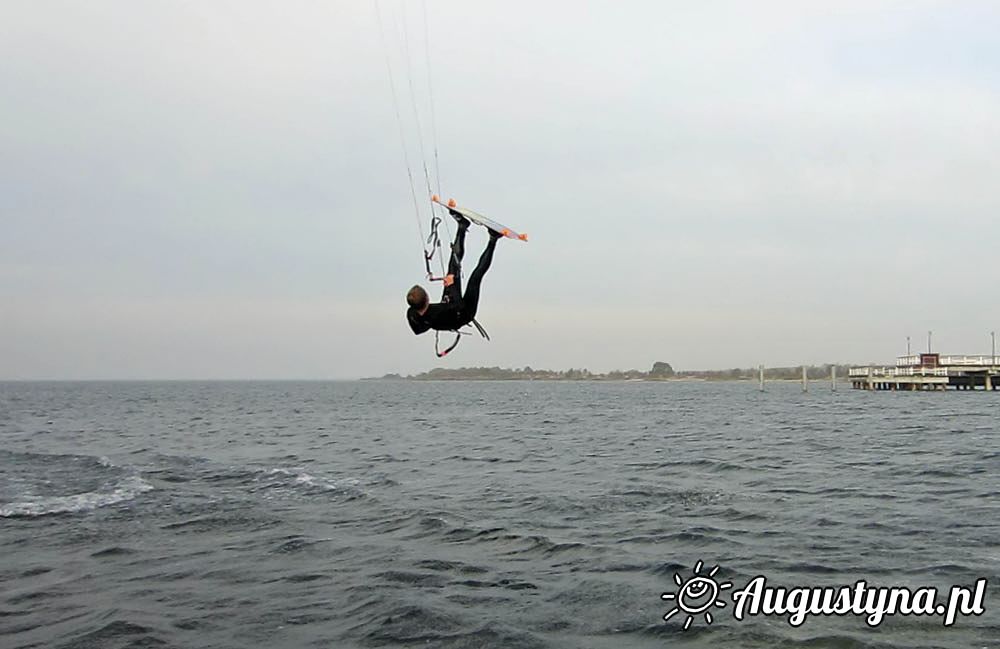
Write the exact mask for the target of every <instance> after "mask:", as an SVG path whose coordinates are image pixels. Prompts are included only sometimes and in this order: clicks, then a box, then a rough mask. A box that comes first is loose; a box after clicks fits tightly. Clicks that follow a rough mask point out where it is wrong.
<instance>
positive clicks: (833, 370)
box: [830, 363, 837, 392]
mask: <svg viewBox="0 0 1000 649" xmlns="http://www.w3.org/2000/svg"><path fill="white" fill-rule="evenodd" d="M830 387H831V388H833V391H834V392H836V391H837V364H836V363H834V364H833V365H831V366H830Z"/></svg>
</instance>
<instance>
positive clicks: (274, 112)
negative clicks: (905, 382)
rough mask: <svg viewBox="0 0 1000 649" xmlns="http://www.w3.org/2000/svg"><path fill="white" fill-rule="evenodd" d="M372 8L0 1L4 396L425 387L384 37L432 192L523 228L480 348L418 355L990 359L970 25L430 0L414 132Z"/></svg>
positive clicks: (413, 232)
mask: <svg viewBox="0 0 1000 649" xmlns="http://www.w3.org/2000/svg"><path fill="white" fill-rule="evenodd" d="M379 6H380V7H381V10H382V14H383V26H384V28H385V30H386V36H387V46H386V47H384V46H383V45H382V39H381V38H380V34H379V24H378V22H377V21H376V18H375V10H374V5H373V4H372V3H368V2H346V1H344V2H336V3H332V4H331V3H326V2H297V3H292V4H288V3H272V2H254V3H236V2H213V3H195V2H145V3H139V4H137V3H129V2H106V3H99V4H97V5H94V4H93V3H91V4H88V5H81V4H79V3H72V2H46V3H34V4H30V3H7V4H5V5H3V6H2V7H0V93H2V94H3V97H2V101H0V179H2V180H0V222H2V225H3V231H4V236H3V237H2V238H0V299H2V300H3V301H4V303H5V306H4V308H3V309H2V311H0V341H2V342H0V358H2V359H3V363H2V371H0V376H2V377H9V378H38V377H69V378H79V377H95V378H105V377H153V378H155V377H210V378H213V377H306V378H309V377H350V376H359V375H366V374H377V373H382V372H388V371H404V372H409V371H418V370H421V369H425V368H427V367H429V366H433V365H435V364H438V363H439V361H436V359H434V358H433V355H432V354H431V352H430V348H431V343H430V341H429V340H428V339H427V336H424V337H421V338H415V337H413V336H412V334H411V333H410V332H409V331H408V329H407V327H406V324H405V321H404V318H403V310H404V309H403V306H404V305H403V300H402V293H403V292H404V291H405V289H406V288H407V287H408V286H410V285H411V284H413V283H415V282H420V281H421V279H422V276H421V275H422V263H421V259H420V250H419V247H418V243H419V238H418V236H419V235H418V233H417V221H416V219H415V215H414V208H413V205H412V201H411V197H410V189H409V185H408V183H407V180H406V174H405V168H404V166H403V154H402V149H401V146H400V144H401V142H400V133H399V128H398V125H397V122H396V116H395V113H394V111H393V104H392V100H391V97H390V94H389V88H388V82H387V77H386V55H388V58H389V62H390V64H391V65H392V67H393V70H394V72H395V74H396V83H397V91H398V92H399V97H400V109H401V111H402V117H403V119H404V128H403V138H404V140H403V141H404V142H405V144H406V147H407V150H408V155H409V157H410V162H411V165H413V166H414V171H415V172H416V179H417V190H418V192H419V193H420V195H421V197H422V194H423V193H424V190H423V187H424V180H423V172H422V171H421V169H420V166H419V160H420V157H421V156H420V153H419V146H418V142H417V137H416V133H417V130H416V124H415V120H414V110H413V103H412V102H411V99H410V95H409V91H408V87H407V85H406V79H407V76H406V74H404V58H403V56H402V46H403V41H402V40H401V36H400V34H401V31H400V30H401V28H402V24H403V16H404V12H405V17H406V26H407V28H408V29H407V32H408V35H409V50H410V60H411V65H412V68H411V72H412V78H413V80H414V82H415V88H416V90H417V96H416V108H417V111H418V114H419V117H420V121H421V126H422V132H423V136H424V144H425V151H424V154H425V156H424V157H426V158H427V159H428V160H429V162H430V167H431V170H432V171H433V168H434V165H433V159H432V156H431V149H432V143H434V142H436V144H437V145H438V149H439V152H440V171H441V178H442V182H443V185H444V193H445V194H446V195H447V196H456V197H458V198H459V199H460V200H461V201H462V202H463V203H466V204H469V205H471V206H474V207H476V208H477V209H480V210H481V211H483V212H486V213H488V214H490V215H492V216H494V217H495V218H497V219H499V220H501V221H507V222H509V223H511V224H512V225H515V226H518V227H521V228H523V229H524V230H526V231H528V232H529V233H530V234H531V236H532V240H531V242H530V243H528V244H527V245H522V244H519V243H514V242H504V243H503V244H501V249H500V250H499V251H498V253H497V259H496V265H495V269H494V270H493V271H491V273H490V275H489V276H488V278H487V281H486V284H485V298H484V302H483V306H482V308H481V313H480V315H481V316H482V320H483V321H484V323H485V324H486V325H487V326H488V327H489V329H490V332H491V334H492V335H493V337H494V341H493V342H492V343H489V344H485V343H481V342H479V341H471V340H470V341H467V342H466V343H464V344H463V346H462V348H460V350H459V352H458V353H456V355H455V356H454V357H453V358H449V359H447V363H449V364H456V365H505V366H520V365H525V364H529V365H532V366H536V367H539V366H551V367H568V366H583V365H586V366H589V367H591V368H592V369H610V368H615V367H620V368H624V367H632V366H635V367H645V366H647V365H649V364H650V363H651V362H652V361H653V360H656V359H662V360H668V361H670V362H672V363H673V364H674V366H675V367H728V366H736V365H743V366H746V365H756V364H757V363H758V362H764V363H771V364H792V363H798V362H822V361H833V360H838V361H868V360H888V359H889V358H891V356H892V355H894V354H895V353H897V352H900V351H902V350H901V349H900V347H901V346H902V345H903V344H904V339H905V336H906V335H907V334H910V335H913V336H914V339H915V340H916V339H919V338H921V337H922V336H923V335H924V333H923V332H924V331H926V330H927V329H934V330H935V340H936V341H937V343H938V344H939V346H940V348H941V349H942V350H944V351H951V352H958V353H964V352H968V353H976V352H980V351H983V350H985V349H986V348H987V346H988V344H989V337H988V332H989V331H990V330H991V329H995V328H997V323H998V322H1000V307H997V306H995V304H994V301H993V300H992V299H991V298H990V294H991V288H992V281H991V280H992V272H991V270H990V268H991V266H995V261H994V260H995V258H996V242H997V241H998V240H1000V225H998V222H997V220H996V219H995V214H996V213H997V209H998V207H1000V191H998V189H997V185H996V182H995V178H997V177H998V175H1000V174H998V172H1000V168H998V167H1000V163H998V162H997V158H996V155H995V151H996V150H997V149H998V144H1000V117H998V115H1000V75H998V72H1000V70H998V66H1000V64H998V61H1000V51H998V50H1000V45H998V44H997V42H996V39H995V37H994V34H993V33H992V29H991V28H992V26H993V25H996V24H997V19H998V18H1000V16H998V15H997V14H998V13H1000V11H998V10H997V9H996V7H995V6H994V5H993V4H992V3H985V2H982V3H980V2H965V3H950V2H947V3H946V2H880V3H871V2H837V3H797V2H769V3H754V4H752V5H750V4H747V3H735V2H712V3H698V4H697V5H692V4H691V3H661V2H656V3H653V2H635V3H626V4H622V3H611V2H608V3H602V2H587V3H562V2H551V3H517V2H515V3H511V2H503V3H500V2H496V3H494V2H482V3H460V2H444V1H440V2H439V1H436V0H428V2H427V5H426V6H427V17H428V27H429V33H430V36H431V38H430V41H429V43H428V45H429V48H428V50H429V53H430V59H431V72H432V82H433V89H434V109H435V113H436V127H437V128H436V135H437V137H436V138H432V137H431V120H430V111H429V107H430V102H429V93H428V92H427V88H428V85H427V78H426V75H425V67H424V61H425V58H424V56H425V54H424V52H425V50H424V47H425V41H424V35H423V13H422V5H421V3H417V2H412V3H409V2H407V3H398V2H386V1H384V0H382V1H381V2H380V5H379ZM422 209H423V210H426V207H425V206H422ZM424 216H425V217H426V212H424ZM475 235H476V237H477V238H475V240H474V241H471V242H470V252H469V256H470V257H474V256H475V255H477V254H478V247H479V246H481V245H482V242H483V240H484V237H483V236H482V233H475Z"/></svg>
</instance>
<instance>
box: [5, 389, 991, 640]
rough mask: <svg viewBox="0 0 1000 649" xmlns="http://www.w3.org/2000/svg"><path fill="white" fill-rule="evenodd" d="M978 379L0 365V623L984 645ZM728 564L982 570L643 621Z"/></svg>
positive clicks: (122, 629) (17, 636)
mask: <svg viewBox="0 0 1000 649" xmlns="http://www.w3.org/2000/svg"><path fill="white" fill-rule="evenodd" d="M998 422H1000V393H993V394H984V393H975V394H973V393H955V392H950V393H946V394H926V393H923V394H922V393H916V394H910V393H864V392H855V391H851V390H849V389H847V388H846V387H845V386H841V389H840V390H839V391H838V392H836V393H832V392H831V391H830V389H829V386H823V385H817V384H814V385H813V387H812V390H811V391H810V392H809V393H808V394H802V393H801V390H800V388H799V387H798V386H797V385H795V384H771V385H769V386H768V390H767V391H766V392H765V393H759V392H757V390H756V386H754V385H751V384H745V383H725V384H699V383H544V382H528V383H525V382H510V383H477V382H462V383H405V382H370V383H365V382H334V383H6V384H0V583H2V584H3V585H2V588H0V645H3V646H4V647H66V648H68V647H76V648H83V647H131V646H157V647H159V646H176V647H251V646H268V647H383V646H384V647H395V646H420V647H532V648H533V647H567V648H570V647H664V646H675V645H676V646H690V647H715V646H740V647H775V646H786V647H793V646H803V645H804V646H809V647H817V648H818V647H984V646H990V647H993V646H998V644H1000V593H998V588H997V584H998V583H1000V582H998V581H997V578H996V575H997V572H998V568H1000V506H998V503H1000V477H998V473H1000V445H998V441H1000V435H998ZM699 560H703V561H704V562H705V568H704V569H703V572H706V571H707V570H708V568H710V567H711V566H714V565H719V566H720V568H719V572H718V573H717V575H718V580H719V581H722V580H726V581H731V582H733V583H734V584H735V585H736V587H737V588H739V587H742V585H744V584H746V583H747V582H748V581H749V580H751V579H752V578H753V577H755V576H757V575H765V576H766V577H767V579H768V583H769V584H775V585H785V586H805V585H809V586H812V585H817V586H820V585H850V584H853V583H854V582H855V581H857V580H859V579H864V580H867V581H868V582H871V583H874V584H878V585H886V586H909V587H911V588H917V587H923V586H927V587H931V586H933V587H938V588H942V589H946V588H948V587H949V586H951V585H952V584H964V585H972V584H973V583H974V582H975V581H976V579H977V578H980V577H986V578H989V579H990V580H991V582H990V585H989V587H988V588H987V595H986V599H985V609H986V610H985V613H984V614H983V615H981V616H978V617H964V618H960V619H958V621H957V622H956V624H955V625H954V626H952V627H950V628H946V627H944V625H943V624H942V623H941V620H940V619H937V618H929V617H901V616H897V617H893V618H889V619H887V620H886V621H885V622H884V623H882V624H881V625H880V626H879V627H877V628H874V629H873V628H870V627H868V626H867V625H866V624H865V622H864V620H863V619H862V618H859V617H854V616H847V617H813V618H809V619H807V621H806V622H805V623H804V624H803V625H801V626H799V627H797V628H793V627H792V626H790V625H789V624H788V623H787V621H786V618H779V617H767V618H765V617H755V618H749V617H748V618H745V619H743V620H742V621H737V620H735V619H734V618H733V615H732V609H733V603H732V601H729V603H728V605H727V607H726V608H717V609H714V610H715V611H716V612H715V617H714V623H713V624H711V625H707V624H706V623H705V621H704V619H703V618H702V617H701V616H696V619H694V620H693V622H692V624H691V628H690V629H689V630H687V631H684V630H683V628H682V627H683V621H684V616H683V614H681V615H679V616H677V617H675V618H673V619H671V621H669V622H664V621H663V620H662V616H663V615H664V613H665V612H667V611H668V610H669V609H670V608H671V606H672V604H671V603H670V602H665V601H663V600H661V598H660V595H661V594H662V593H664V592H668V591H675V590H677V587H676V585H675V584H674V581H673V579H674V574H675V573H678V574H680V575H681V576H682V577H683V578H687V577H689V576H691V575H692V574H693V573H692V570H693V567H694V566H695V564H696V562H697V561H699Z"/></svg>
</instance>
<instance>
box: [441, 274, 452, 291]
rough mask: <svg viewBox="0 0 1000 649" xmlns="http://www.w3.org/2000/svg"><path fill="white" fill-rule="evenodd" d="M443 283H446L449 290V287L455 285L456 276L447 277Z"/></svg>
mask: <svg viewBox="0 0 1000 649" xmlns="http://www.w3.org/2000/svg"><path fill="white" fill-rule="evenodd" d="M442 281H443V282H444V285H445V288H447V287H449V286H451V285H452V284H454V283H455V276H454V275H445V276H444V279H443V280H442Z"/></svg>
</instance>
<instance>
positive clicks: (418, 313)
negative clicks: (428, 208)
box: [406, 210, 503, 334]
mask: <svg viewBox="0 0 1000 649" xmlns="http://www.w3.org/2000/svg"><path fill="white" fill-rule="evenodd" d="M448 211H449V212H450V213H451V215H452V216H453V217H455V220H456V221H458V232H457V233H456V234H455V243H454V244H452V247H451V261H449V262H448V274H447V275H446V276H445V277H444V294H443V295H442V296H441V301H440V302H435V303H431V301H430V299H429V298H428V297H427V291H425V290H424V287H423V286H414V287H413V288H411V289H410V290H409V292H407V294H406V303H407V304H409V305H410V308H409V309H407V311H406V319H407V321H409V323H410V328H411V329H413V333H415V334H422V333H424V332H425V331H427V330H428V329H436V330H438V331H456V330H457V329H458V328H459V327H464V326H465V325H467V324H469V323H470V322H472V321H473V319H474V318H475V317H476V309H477V308H478V307H479V288H480V284H482V281H483V276H484V275H486V271H488V270H489V269H490V263H491V262H492V261H493V250H494V248H496V245H497V240H498V239H499V238H500V237H502V236H503V234H502V233H500V232H497V231H496V230H492V229H490V230H489V233H490V240H489V243H487V244H486V249H485V250H483V254H482V255H481V256H480V257H479V264H478V265H477V266H476V269H475V270H474V271H472V274H471V275H469V282H468V284H467V285H466V287H465V294H464V295H463V294H462V276H461V273H462V257H463V256H464V255H465V232H466V231H467V230H468V229H469V220H468V219H467V218H465V217H464V216H462V215H461V214H459V213H458V212H456V211H455V210H448Z"/></svg>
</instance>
